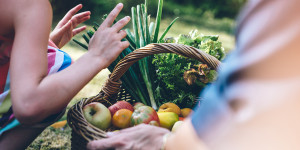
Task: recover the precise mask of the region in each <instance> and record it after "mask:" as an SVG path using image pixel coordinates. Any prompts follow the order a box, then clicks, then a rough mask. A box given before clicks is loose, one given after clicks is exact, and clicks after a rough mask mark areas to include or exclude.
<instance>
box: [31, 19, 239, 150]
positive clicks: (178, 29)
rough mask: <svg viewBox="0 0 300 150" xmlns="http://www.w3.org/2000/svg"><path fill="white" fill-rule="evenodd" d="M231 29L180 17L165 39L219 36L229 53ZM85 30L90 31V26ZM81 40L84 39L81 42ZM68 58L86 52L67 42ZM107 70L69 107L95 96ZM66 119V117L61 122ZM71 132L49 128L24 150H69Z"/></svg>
mask: <svg viewBox="0 0 300 150" xmlns="http://www.w3.org/2000/svg"><path fill="white" fill-rule="evenodd" d="M172 20H173V18H163V20H162V22H161V29H160V30H161V32H160V33H162V32H163V30H164V29H165V28H167V26H168V25H169V23H170V22H171V21H172ZM233 27H234V21H233V20H231V19H218V20H217V19H211V17H204V18H201V19H200V18H198V19H197V18H195V17H188V16H186V17H181V18H179V19H178V20H177V22H176V23H175V24H174V25H173V27H172V28H171V30H170V31H169V33H168V34H167V35H166V37H171V36H173V37H177V36H178V35H179V34H188V33H189V32H190V31H191V30H193V29H197V30H198V31H199V32H200V33H203V34H206V35H219V36H220V39H219V40H220V41H221V42H222V43H223V47H224V48H225V49H226V51H227V52H230V50H231V49H233V47H234V37H233V35H232V29H233ZM88 28H91V27H90V26H89V27H88ZM74 38H76V39H77V40H82V38H81V35H77V36H75V37H74ZM82 41H83V40H82ZM62 49H63V50H65V51H66V52H67V53H69V54H70V55H71V57H72V58H73V59H74V60H76V59H78V58H79V57H80V56H82V55H83V54H84V53H85V50H84V49H83V48H81V47H79V46H78V45H77V44H75V43H74V42H69V43H68V44H67V45H66V46H65V47H63V48H62ZM108 74H109V71H108V70H107V69H104V70H102V71H101V72H100V73H98V74H97V75H96V76H95V77H94V79H93V80H91V81H90V82H89V83H88V84H87V85H86V86H85V87H84V88H83V89H82V90H81V91H80V92H79V93H78V94H77V95H76V96H75V97H74V98H73V99H72V101H71V102H70V103H69V105H68V108H70V107H71V106H72V105H73V104H75V103H76V102H78V101H79V100H80V99H82V98H86V97H90V96H94V95H96V94H97V93H98V92H100V90H101V88H102V86H103V84H104V83H105V81H106V80H107V78H108ZM64 119H66V115H64V116H63V117H62V119H61V120H64ZM70 138H71V129H70V127H69V126H68V125H66V126H65V127H63V128H58V129H55V128H53V127H48V128H46V129H45V130H44V132H43V133H42V134H41V135H40V136H39V137H37V139H36V140H35V141H34V142H33V143H32V144H31V145H30V146H29V147H28V148H27V150H35V149H45V150H52V149H53V150H54V149H71V141H70Z"/></svg>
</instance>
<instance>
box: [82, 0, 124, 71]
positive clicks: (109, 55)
mask: <svg viewBox="0 0 300 150" xmlns="http://www.w3.org/2000/svg"><path fill="white" fill-rule="evenodd" d="M122 8H123V4H121V3H120V4H118V5H117V6H116V7H115V8H114V9H113V10H112V11H111V12H110V14H109V15H108V16H107V18H106V19H105V20H104V21H103V23H102V24H101V25H100V27H99V28H98V30H97V31H96V32H95V34H94V35H93V37H92V38H91V40H90V43H89V48H88V52H87V53H88V54H89V55H90V56H92V57H94V58H97V60H101V64H102V65H103V66H104V67H108V66H109V65H110V64H111V63H112V62H113V61H114V60H115V59H116V58H117V57H118V56H119V54H120V53H121V52H122V51H123V50H124V49H125V48H127V47H128V46H129V42H128V41H121V40H122V39H123V38H125V37H126V35H127V34H126V32H125V31H124V30H121V29H122V28H123V27H124V26H125V25H126V24H127V23H128V22H129V21H130V17H129V16H127V17H124V18H122V19H121V20H119V21H118V22H117V23H116V24H114V25H112V24H113V22H114V20H115V19H116V17H117V16H118V14H119V13H120V11H121V10H122Z"/></svg>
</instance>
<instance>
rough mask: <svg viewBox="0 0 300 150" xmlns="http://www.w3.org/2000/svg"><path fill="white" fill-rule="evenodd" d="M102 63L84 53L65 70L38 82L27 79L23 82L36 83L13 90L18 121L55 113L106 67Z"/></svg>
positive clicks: (35, 118) (31, 119) (35, 119)
mask: <svg viewBox="0 0 300 150" xmlns="http://www.w3.org/2000/svg"><path fill="white" fill-rule="evenodd" d="M104 64H105V62H103V60H102V59H101V58H97V57H93V56H91V55H90V54H89V53H86V54H85V55H83V56H82V57H81V58H79V59H78V60H77V61H76V62H74V64H72V65H71V66H69V67H68V68H66V69H65V70H62V71H60V72H58V73H55V74H52V75H49V76H46V77H44V78H43V79H42V80H41V81H40V82H38V81H35V79H34V78H32V79H27V80H26V81H25V82H27V83H28V84H29V83H37V82H38V84H35V85H31V86H29V87H28V88H27V89H24V88H23V89H19V90H17V91H13V93H12V94H13V95H14V96H13V107H14V110H16V111H15V113H16V115H17V116H20V117H19V119H20V121H21V122H24V123H26V122H28V123H34V122H39V121H41V120H43V119H44V118H46V117H47V116H49V115H51V114H55V113H58V112H59V111H61V110H62V109H63V108H64V107H66V106H67V104H68V103H69V101H70V100H71V99H72V98H73V97H74V96H75V95H76V94H77V93H78V92H79V91H80V90H81V89H82V88H83V87H84V86H85V85H86V84H87V83H88V82H89V81H90V80H91V79H92V78H93V77H94V76H95V75H96V74H97V73H98V72H99V71H101V70H102V69H103V68H105V65H104ZM28 80H32V81H28ZM22 81H24V80H22ZM22 118H23V119H22Z"/></svg>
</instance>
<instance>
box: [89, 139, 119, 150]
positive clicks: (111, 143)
mask: <svg viewBox="0 0 300 150" xmlns="http://www.w3.org/2000/svg"><path fill="white" fill-rule="evenodd" d="M117 141H118V140H113V139H109V138H106V139H101V140H96V141H91V142H89V143H88V145H87V148H88V149H91V150H94V149H95V150H96V149H109V148H115V147H120V146H122V145H124V143H122V142H117Z"/></svg>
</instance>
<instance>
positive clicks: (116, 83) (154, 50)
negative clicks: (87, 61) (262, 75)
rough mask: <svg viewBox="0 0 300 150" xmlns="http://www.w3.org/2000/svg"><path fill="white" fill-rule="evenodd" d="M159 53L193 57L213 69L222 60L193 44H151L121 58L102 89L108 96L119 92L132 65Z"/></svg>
mask: <svg viewBox="0 0 300 150" xmlns="http://www.w3.org/2000/svg"><path fill="white" fill-rule="evenodd" d="M159 53H175V54H178V55H182V56H185V57H189V58H193V59H196V60H198V61H200V62H202V63H205V64H207V65H208V66H209V67H211V68H213V69H217V68H218V67H219V66H220V64H221V62H220V61H219V60H218V59H216V58H215V57H213V56H211V55H209V54H207V53H205V52H203V51H201V50H199V49H196V48H194V47H192V46H186V45H183V44H174V43H160V44H156V43H154V44H149V45H147V46H145V47H142V48H139V49H137V50H135V51H133V52H131V53H129V54H128V55H126V56H125V57H124V58H123V59H122V60H120V61H119V63H118V64H117V65H116V66H115V68H114V70H113V72H112V73H111V74H110V76H109V79H108V80H107V82H106V84H105V85H104V86H103V88H102V91H103V92H104V93H105V95H106V96H108V97H111V96H112V95H115V94H117V93H118V92H119V91H120V86H121V84H122V82H121V81H120V78H121V77H122V76H123V74H124V73H125V72H126V71H127V70H128V69H129V68H130V66H131V65H133V64H134V63H135V62H137V61H138V60H140V59H142V58H144V57H147V56H149V55H153V54H159Z"/></svg>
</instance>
